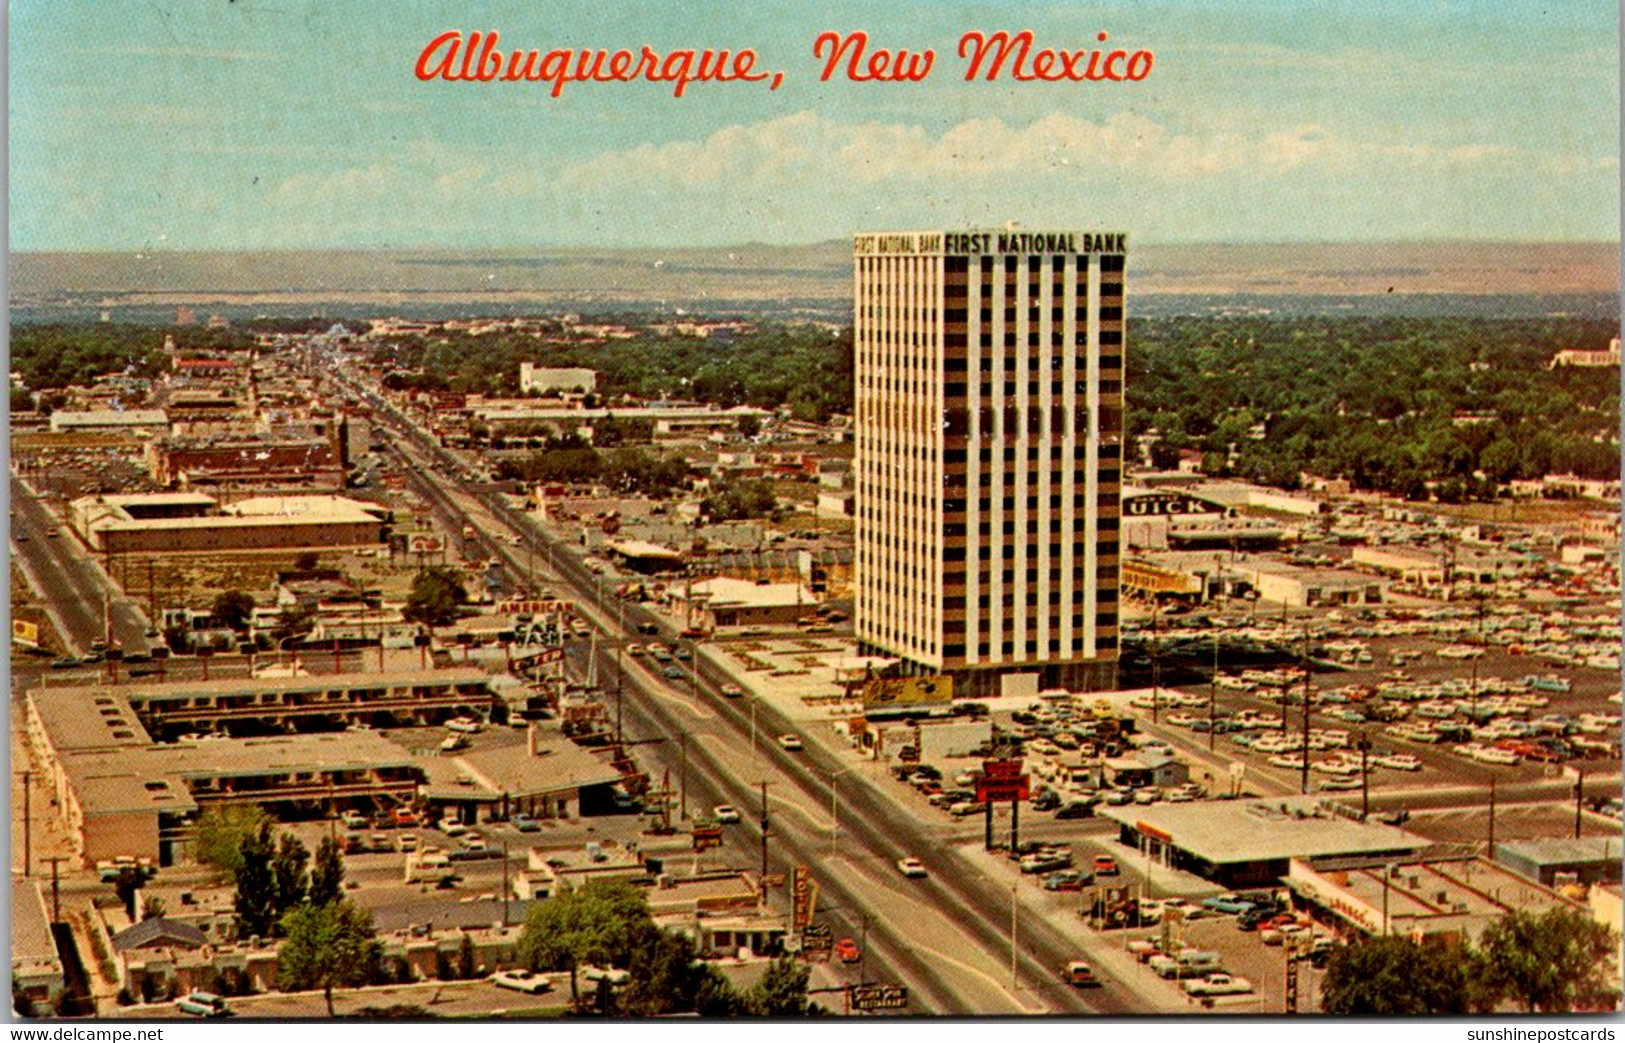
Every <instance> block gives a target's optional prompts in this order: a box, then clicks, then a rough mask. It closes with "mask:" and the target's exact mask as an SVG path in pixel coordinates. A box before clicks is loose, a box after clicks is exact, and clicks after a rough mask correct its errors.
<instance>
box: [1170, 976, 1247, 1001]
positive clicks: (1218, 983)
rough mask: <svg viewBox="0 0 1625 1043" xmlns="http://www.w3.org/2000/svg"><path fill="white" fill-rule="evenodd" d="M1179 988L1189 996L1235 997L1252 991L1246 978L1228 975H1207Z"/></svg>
mask: <svg viewBox="0 0 1625 1043" xmlns="http://www.w3.org/2000/svg"><path fill="white" fill-rule="evenodd" d="M1181 988H1183V989H1184V990H1185V992H1186V993H1187V994H1189V995H1191V996H1236V995H1240V994H1242V993H1246V992H1252V991H1253V983H1252V982H1250V981H1248V980H1247V979H1246V978H1237V977H1234V976H1233V975H1229V974H1209V975H1208V976H1207V977H1205V978H1196V979H1194V980H1192V981H1187V982H1185V983H1184V984H1183V985H1182V986H1181Z"/></svg>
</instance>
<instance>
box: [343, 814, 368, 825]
mask: <svg viewBox="0 0 1625 1043" xmlns="http://www.w3.org/2000/svg"><path fill="white" fill-rule="evenodd" d="M339 825H341V826H343V827H344V828H345V829H366V828H367V816H365V815H363V814H362V813H361V812H359V811H346V812H345V813H344V814H342V815H340V816H339Z"/></svg>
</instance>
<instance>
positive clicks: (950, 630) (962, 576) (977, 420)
mask: <svg viewBox="0 0 1625 1043" xmlns="http://www.w3.org/2000/svg"><path fill="white" fill-rule="evenodd" d="M853 246H854V251H853V252H854V259H855V269H856V271H855V286H854V290H855V294H854V296H855V301H856V315H855V323H854V341H855V345H854V346H855V352H856V370H857V409H856V418H855V419H856V435H857V447H856V448H857V458H856V463H855V472H856V477H857V526H856V530H857V554H856V560H855V563H854V568H855V574H856V581H857V609H856V612H855V621H856V626H857V637H858V640H859V643H860V646H861V648H862V650H863V651H865V652H868V653H873V654H880V655H886V656H893V657H896V658H898V659H900V660H902V669H903V672H904V673H911V674H949V675H952V676H953V677H954V679H955V689H956V692H957V693H959V694H967V695H971V694H981V695H993V694H998V693H1000V692H1001V691H1008V692H1011V693H1017V692H1023V691H1032V690H1034V687H1035V686H1036V688H1039V689H1042V688H1054V687H1064V688H1070V689H1072V690H1074V691H1080V690H1089V689H1099V688H1103V687H1110V686H1113V685H1114V684H1115V681H1116V666H1117V637H1118V613H1117V610H1118V524H1119V494H1120V488H1121V475H1122V459H1123V450H1122V431H1123V267H1124V257H1125V251H1126V236H1124V235H1122V234H1121V233H1102V232H1098V231H1067V232H1032V231H1026V230H986V231H968V232H964V231H962V232H896V233H890V232H888V233H875V234H864V235H858V236H856V237H855V238H854V243H853Z"/></svg>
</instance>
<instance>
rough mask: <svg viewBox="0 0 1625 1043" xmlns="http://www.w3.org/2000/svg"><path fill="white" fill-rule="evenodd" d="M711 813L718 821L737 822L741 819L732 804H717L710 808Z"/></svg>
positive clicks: (737, 810)
mask: <svg viewBox="0 0 1625 1043" xmlns="http://www.w3.org/2000/svg"><path fill="white" fill-rule="evenodd" d="M711 814H712V815H714V816H716V820H717V821H718V822H723V823H728V822H739V821H741V820H742V819H741V816H740V814H739V809H738V808H736V807H734V806H733V805H732V804H718V805H717V806H716V807H714V808H712V809H711Z"/></svg>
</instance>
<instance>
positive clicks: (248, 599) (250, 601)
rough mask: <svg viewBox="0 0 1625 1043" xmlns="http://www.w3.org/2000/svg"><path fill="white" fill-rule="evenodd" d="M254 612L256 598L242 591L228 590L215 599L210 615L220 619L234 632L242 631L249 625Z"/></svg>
mask: <svg viewBox="0 0 1625 1043" xmlns="http://www.w3.org/2000/svg"><path fill="white" fill-rule="evenodd" d="M253 611H254V597H253V595H251V594H245V593H243V592H242V591H240V590H227V591H223V592H221V594H220V595H219V596H218V597H216V598H215V599H214V604H212V605H210V606H209V615H211V616H213V617H214V618H215V619H218V620H219V621H220V622H222V623H224V624H225V625H226V626H228V627H231V628H232V629H233V630H241V629H243V628H244V627H246V626H247V625H248V617H249V616H250V615H251V614H252V613H253Z"/></svg>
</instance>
